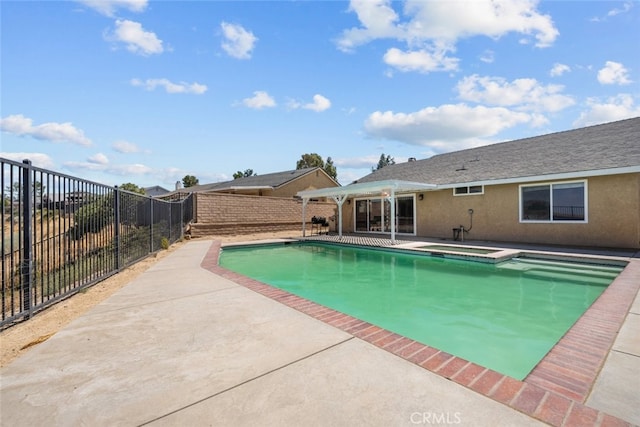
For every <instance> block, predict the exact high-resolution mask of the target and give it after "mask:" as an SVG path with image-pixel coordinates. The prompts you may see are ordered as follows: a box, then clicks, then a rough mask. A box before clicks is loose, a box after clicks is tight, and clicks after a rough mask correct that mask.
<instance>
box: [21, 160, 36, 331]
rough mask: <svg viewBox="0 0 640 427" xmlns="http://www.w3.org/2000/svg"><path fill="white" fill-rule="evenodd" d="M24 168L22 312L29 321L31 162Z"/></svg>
mask: <svg viewBox="0 0 640 427" xmlns="http://www.w3.org/2000/svg"><path fill="white" fill-rule="evenodd" d="M22 163H24V165H25V166H24V167H23V168H22V230H23V233H22V262H21V267H22V271H21V273H22V274H21V275H20V276H21V278H22V284H21V286H22V311H23V312H25V313H27V314H26V315H25V316H24V318H25V319H29V318H30V317H31V314H32V304H31V284H32V283H33V269H32V266H33V260H32V255H33V254H32V250H33V248H32V247H31V208H32V199H31V191H32V187H33V183H32V180H31V160H23V161H22Z"/></svg>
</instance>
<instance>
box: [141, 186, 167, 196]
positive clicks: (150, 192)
mask: <svg viewBox="0 0 640 427" xmlns="http://www.w3.org/2000/svg"><path fill="white" fill-rule="evenodd" d="M143 190H144V194H145V195H147V196H149V197H158V196H163V195H165V194H167V193H169V190H167V189H166V188H164V187H160V186H159V185H154V186H153V187H145V188H143Z"/></svg>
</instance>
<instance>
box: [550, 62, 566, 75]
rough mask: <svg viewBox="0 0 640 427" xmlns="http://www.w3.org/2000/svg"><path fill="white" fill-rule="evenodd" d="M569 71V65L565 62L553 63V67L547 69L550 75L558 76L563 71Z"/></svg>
mask: <svg viewBox="0 0 640 427" xmlns="http://www.w3.org/2000/svg"><path fill="white" fill-rule="evenodd" d="M570 71H571V67H569V66H568V65H565V64H560V63H557V62H556V63H555V64H553V68H551V71H549V75H550V76H551V77H558V76H561V75H563V74H564V73H568V72H570Z"/></svg>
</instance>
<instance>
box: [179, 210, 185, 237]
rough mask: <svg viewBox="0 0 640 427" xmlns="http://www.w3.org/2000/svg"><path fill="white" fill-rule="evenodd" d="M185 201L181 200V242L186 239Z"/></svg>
mask: <svg viewBox="0 0 640 427" xmlns="http://www.w3.org/2000/svg"><path fill="white" fill-rule="evenodd" d="M183 223H184V200H180V240H182V239H184V224H183Z"/></svg>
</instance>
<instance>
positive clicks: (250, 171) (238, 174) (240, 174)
mask: <svg viewBox="0 0 640 427" xmlns="http://www.w3.org/2000/svg"><path fill="white" fill-rule="evenodd" d="M257 175H258V174H257V173H253V169H245V171H244V172H240V171H238V172H236V173H234V174H233V179H238V178H245V177H247V176H257Z"/></svg>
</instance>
